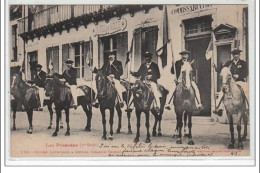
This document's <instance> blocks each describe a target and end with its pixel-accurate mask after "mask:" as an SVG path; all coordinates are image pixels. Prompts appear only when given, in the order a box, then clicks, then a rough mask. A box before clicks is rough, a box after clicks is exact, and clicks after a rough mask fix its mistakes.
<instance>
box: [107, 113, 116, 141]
mask: <svg viewBox="0 0 260 173" xmlns="http://www.w3.org/2000/svg"><path fill="white" fill-rule="evenodd" d="M114 113H115V109H114V108H112V109H110V117H109V125H110V136H109V137H108V139H109V140H113V133H114V132H113V124H114Z"/></svg>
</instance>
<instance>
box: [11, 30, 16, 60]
mask: <svg viewBox="0 0 260 173" xmlns="http://www.w3.org/2000/svg"><path fill="white" fill-rule="evenodd" d="M12 51H13V59H12V61H17V25H13V26H12Z"/></svg>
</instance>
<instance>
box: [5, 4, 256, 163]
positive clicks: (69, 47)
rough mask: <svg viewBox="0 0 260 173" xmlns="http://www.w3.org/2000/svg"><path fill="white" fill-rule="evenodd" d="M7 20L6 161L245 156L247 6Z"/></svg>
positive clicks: (91, 10)
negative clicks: (7, 100) (8, 159)
mask: <svg viewBox="0 0 260 173" xmlns="http://www.w3.org/2000/svg"><path fill="white" fill-rule="evenodd" d="M8 10H9V19H8V20H9V21H8V22H9V32H8V33H9V35H8V36H7V37H8V41H9V45H8V46H9V47H8V50H9V52H8V53H9V61H10V103H9V104H10V109H11V110H10V111H8V113H9V115H8V117H9V118H8V120H9V121H8V124H9V125H8V127H9V128H8V129H7V133H8V135H9V138H8V139H9V140H10V141H9V143H10V146H9V149H8V151H9V153H8V154H9V157H10V159H17V158H20V159H22V158H35V157H37V158H48V157H51V158H55V157H58V158H62V157H63V158H74V157H81V158H94V157H105V158H107V157H117V158H120V157H124V158H126V157H134V158H135V157H148V158H153V157H157V158H159V157H167V158H179V157H186V158H195V157H196V158H204V157H207V158H208V157H210V158H214V157H219V156H222V157H232V158H240V157H245V156H247V157H249V156H252V148H251V146H252V145H251V142H252V137H253V136H251V135H250V129H251V125H252V124H251V123H250V119H251V118H254V116H255V115H250V114H249V112H250V111H249V110H250V109H253V108H252V105H251V104H250V99H249V94H250V92H251V91H250V92H249V87H250V84H249V83H250V76H249V69H250V68H253V67H250V66H249V64H250V63H249V62H250V61H251V60H252V58H253V59H254V58H255V57H253V56H250V57H249V50H251V49H250V46H252V45H250V44H251V42H249V32H248V30H249V17H248V16H249V12H248V11H249V10H248V4H222V5H220V4H171V5H167V4H157V5H153V4H144V5H141V4H136V5H123V4H121V5H119V4H111V5H109V4H96V5H79V4H75V5H47V4H36V5H31V4H28V5H24V4H10V5H9V9H8ZM252 44H253V41H252ZM250 55H251V54H250ZM8 68H9V67H8ZM250 75H253V74H252V73H251V74H250Z"/></svg>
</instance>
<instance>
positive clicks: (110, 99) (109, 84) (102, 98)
mask: <svg viewBox="0 0 260 173" xmlns="http://www.w3.org/2000/svg"><path fill="white" fill-rule="evenodd" d="M95 73H96V77H95V80H96V87H97V99H98V102H99V104H100V107H99V108H100V112H101V114H102V124H103V136H102V139H103V140H107V131H106V114H105V110H107V109H108V110H109V112H110V118H109V124H110V136H109V137H108V139H109V140H113V123H114V111H115V110H114V108H116V111H117V113H118V128H117V130H116V133H120V130H121V127H122V125H121V121H122V110H121V107H120V105H119V101H118V99H117V94H118V93H117V90H116V89H115V87H114V84H113V81H111V80H110V79H108V77H107V76H106V75H104V74H102V71H101V70H97V71H96V72H95ZM129 123H130V116H129ZM128 133H130V134H131V133H132V131H131V126H130V128H129V129H128Z"/></svg>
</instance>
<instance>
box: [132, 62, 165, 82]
mask: <svg viewBox="0 0 260 173" xmlns="http://www.w3.org/2000/svg"><path fill="white" fill-rule="evenodd" d="M148 70H150V71H151V73H152V78H151V81H153V82H155V83H157V79H159V78H160V77H161V75H160V70H159V67H158V65H157V64H156V63H154V62H151V65H150V67H149V68H147V67H146V63H143V64H142V65H141V67H140V68H139V70H138V71H137V72H133V73H132V75H133V76H135V77H139V76H141V80H145V77H146V76H147V73H148Z"/></svg>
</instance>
